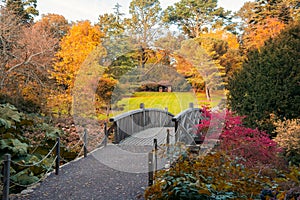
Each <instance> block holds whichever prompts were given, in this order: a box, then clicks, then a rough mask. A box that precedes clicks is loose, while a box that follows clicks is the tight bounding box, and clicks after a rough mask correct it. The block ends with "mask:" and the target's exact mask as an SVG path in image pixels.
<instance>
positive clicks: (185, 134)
mask: <svg viewBox="0 0 300 200" xmlns="http://www.w3.org/2000/svg"><path fill="white" fill-rule="evenodd" d="M202 119H203V116H202V110H201V109H200V108H194V105H193V103H190V108H188V109H186V110H184V111H182V112H181V113H179V114H178V115H176V116H175V117H173V119H172V121H173V122H174V123H175V141H176V143H177V142H181V143H184V144H187V145H194V144H195V143H196V141H195V139H196V140H197V137H196V132H197V127H196V125H197V124H200V121H201V120H202Z"/></svg>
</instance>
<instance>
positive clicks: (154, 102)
mask: <svg viewBox="0 0 300 200" xmlns="http://www.w3.org/2000/svg"><path fill="white" fill-rule="evenodd" d="M223 96H224V95H222V94H220V93H219V94H216V95H212V101H211V102H209V101H207V100H206V97H205V94H204V93H198V94H196V95H195V94H194V93H192V92H170V93H168V92H137V93H134V94H133V95H132V96H131V97H128V98H123V99H122V100H120V101H119V102H118V103H117V107H118V108H119V109H120V108H121V110H119V111H115V110H113V112H112V115H113V116H115V115H118V114H120V113H124V112H127V111H129V110H136V109H139V107H140V103H144V104H145V108H158V109H165V108H168V111H169V112H171V113H172V114H175V115H176V114H178V113H180V112H181V111H183V110H185V109H187V108H188V107H189V103H190V102H193V103H194V105H195V107H202V106H203V105H209V106H210V107H213V106H216V105H217V104H218V103H219V102H220V99H221V98H222V97H223Z"/></svg>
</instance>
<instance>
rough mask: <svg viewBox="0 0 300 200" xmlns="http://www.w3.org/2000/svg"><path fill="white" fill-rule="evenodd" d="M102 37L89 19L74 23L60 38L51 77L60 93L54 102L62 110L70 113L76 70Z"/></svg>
mask: <svg viewBox="0 0 300 200" xmlns="http://www.w3.org/2000/svg"><path fill="white" fill-rule="evenodd" d="M102 37H103V33H102V32H101V31H100V30H99V27H97V26H92V25H91V23H90V22H89V21H82V22H78V23H77V24H74V25H73V26H72V27H71V29H70V31H69V33H68V34H67V35H66V36H64V37H63V38H62V40H61V43H60V50H59V51H58V52H57V54H56V62H55V64H54V66H53V72H52V77H53V78H54V79H55V80H56V82H57V84H58V85H59V87H60V89H61V95H60V96H59V97H58V98H59V99H60V100H61V103H59V102H58V101H56V102H55V103H58V104H61V105H64V106H65V107H64V109H63V110H64V111H65V113H66V114H71V95H72V93H71V92H72V89H73V87H74V82H75V79H76V76H77V75H78V70H79V69H80V67H81V65H82V64H83V62H84V61H85V59H86V58H87V57H88V56H89V54H91V53H92V52H93V51H94V50H95V49H96V47H97V46H98V45H99V44H100V43H101V38H102ZM54 98H55V97H54Z"/></svg>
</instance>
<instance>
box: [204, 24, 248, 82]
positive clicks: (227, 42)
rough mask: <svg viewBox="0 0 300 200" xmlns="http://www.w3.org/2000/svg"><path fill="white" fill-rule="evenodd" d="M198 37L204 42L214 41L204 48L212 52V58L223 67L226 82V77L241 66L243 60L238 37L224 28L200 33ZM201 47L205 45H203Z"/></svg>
mask: <svg viewBox="0 0 300 200" xmlns="http://www.w3.org/2000/svg"><path fill="white" fill-rule="evenodd" d="M199 39H200V40H202V41H203V42H204V43H205V42H206V43H207V42H209V41H214V43H210V45H208V46H207V47H208V49H206V50H207V52H212V53H213V55H212V58H213V60H215V61H217V62H218V63H219V64H220V65H221V66H222V67H224V68H225V77H224V81H225V82H226V83H227V82H228V78H229V77H230V76H231V75H232V74H233V72H234V71H236V70H238V69H240V68H241V65H242V62H243V57H242V55H241V53H240V44H239V41H238V37H237V36H236V35H235V34H233V33H231V32H229V31H227V30H226V29H217V30H214V31H209V32H207V33H203V34H201V35H200V37H199ZM203 42H202V43H203ZM203 48H205V47H204V46H203Z"/></svg>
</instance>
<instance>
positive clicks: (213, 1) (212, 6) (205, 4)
mask: <svg viewBox="0 0 300 200" xmlns="http://www.w3.org/2000/svg"><path fill="white" fill-rule="evenodd" d="M229 14H230V12H226V11H224V9H223V8H217V0H198V1H194V0H181V1H180V2H177V3H175V4H174V6H169V7H168V8H167V9H166V10H165V11H164V18H163V20H164V22H166V23H171V24H175V25H178V27H179V28H180V29H181V30H182V31H183V33H184V34H186V35H187V36H189V37H190V38H195V37H198V36H199V35H200V34H201V33H202V32H203V31H206V30H207V29H208V27H211V26H212V25H214V24H216V23H217V24H220V20H221V21H222V19H226V17H227V16H228V15H229ZM221 24H222V23H221Z"/></svg>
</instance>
